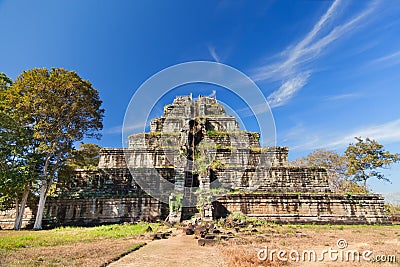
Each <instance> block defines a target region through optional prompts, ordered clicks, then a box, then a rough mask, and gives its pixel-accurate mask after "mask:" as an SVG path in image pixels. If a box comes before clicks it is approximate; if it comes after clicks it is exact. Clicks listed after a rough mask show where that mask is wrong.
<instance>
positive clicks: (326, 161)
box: [291, 149, 346, 192]
mask: <svg viewBox="0 0 400 267" xmlns="http://www.w3.org/2000/svg"><path fill="white" fill-rule="evenodd" d="M291 165H293V166H298V167H300V166H307V167H322V168H325V169H326V171H327V175H328V181H329V186H330V187H331V189H332V191H334V192H341V191H345V190H346V189H345V187H346V183H345V181H344V174H345V172H346V163H345V159H344V157H343V156H340V155H339V154H338V153H337V152H336V151H334V150H326V149H316V150H315V151H313V152H312V153H310V154H309V155H307V156H306V157H304V158H298V159H296V160H294V161H292V162H291Z"/></svg>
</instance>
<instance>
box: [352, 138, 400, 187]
mask: <svg viewBox="0 0 400 267" xmlns="http://www.w3.org/2000/svg"><path fill="white" fill-rule="evenodd" d="M356 140H357V142H356V143H355V144H350V145H349V146H348V147H347V149H346V151H345V157H346V162H347V172H346V175H349V176H351V177H352V179H353V181H355V182H362V186H363V187H364V189H365V190H366V188H367V180H368V179H370V178H377V179H379V180H384V181H388V182H390V180H389V179H388V178H386V177H385V176H384V174H383V173H382V172H380V170H379V169H385V168H389V167H390V165H391V164H393V163H396V162H399V160H400V154H391V153H390V152H388V151H386V150H385V149H384V147H383V145H381V144H379V143H378V142H377V141H375V140H372V139H370V138H368V137H367V138H366V139H365V140H364V139H362V138H361V137H356Z"/></svg>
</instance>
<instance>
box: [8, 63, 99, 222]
mask: <svg viewBox="0 0 400 267" xmlns="http://www.w3.org/2000/svg"><path fill="white" fill-rule="evenodd" d="M3 103H4V109H5V111H6V112H7V113H8V114H11V116H12V118H14V120H15V121H16V122H17V123H18V124H19V125H20V126H21V127H22V128H23V129H24V130H27V131H29V132H31V134H32V139H33V140H34V143H35V145H36V146H35V150H34V152H35V155H36V156H39V157H40V158H41V160H42V162H43V165H42V166H41V174H40V175H39V176H38V177H37V179H38V183H39V184H40V196H39V209H38V213H37V216H36V221H35V226H34V228H36V229H41V221H42V215H43V209H44V204H45V201H46V196H47V194H48V192H49V190H50V188H51V186H52V184H53V182H55V181H56V180H57V176H58V171H59V169H60V168H61V167H62V166H63V164H65V162H66V158H67V156H68V154H69V152H70V151H71V150H72V148H73V143H74V142H76V141H80V140H82V139H83V138H84V137H100V135H99V134H98V131H99V130H101V129H102V118H103V114H104V110H103V109H101V103H102V102H101V101H100V99H99V95H98V91H97V90H96V89H94V88H93V87H92V85H91V84H90V82H88V81H86V80H83V79H82V78H81V77H79V76H78V74H77V73H76V72H74V71H67V70H65V69H61V68H59V69H56V68H53V69H51V70H47V69H46V68H41V69H39V68H35V69H32V70H28V71H25V72H23V73H22V74H21V75H20V76H18V78H17V80H16V81H15V82H14V83H13V84H12V85H11V86H10V87H9V89H8V90H5V96H4V98H3Z"/></svg>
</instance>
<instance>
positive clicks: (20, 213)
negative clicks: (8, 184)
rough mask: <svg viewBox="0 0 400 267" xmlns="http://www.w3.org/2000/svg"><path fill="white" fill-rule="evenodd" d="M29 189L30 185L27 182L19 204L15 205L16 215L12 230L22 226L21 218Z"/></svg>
mask: <svg viewBox="0 0 400 267" xmlns="http://www.w3.org/2000/svg"><path fill="white" fill-rule="evenodd" d="M30 189H31V185H30V184H28V185H26V186H25V189H24V193H23V194H22V200H21V205H20V206H19V207H18V206H17V207H16V208H17V209H18V210H17V217H16V218H15V223H14V230H20V229H21V227H22V219H23V218H24V213H25V206H26V202H27V201H28V196H29V191H30Z"/></svg>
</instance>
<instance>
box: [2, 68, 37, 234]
mask: <svg viewBox="0 0 400 267" xmlns="http://www.w3.org/2000/svg"><path fill="white" fill-rule="evenodd" d="M11 84H12V81H11V79H10V78H8V77H7V76H6V75H5V74H4V73H0V206H1V208H2V209H9V208H11V207H15V210H16V219H15V224H14V229H20V228H21V226H22V218H23V214H24V211H25V206H26V202H27V200H28V196H29V193H30V188H31V185H32V182H33V180H34V178H35V174H36V173H37V170H38V169H39V165H40V159H39V158H38V157H36V156H35V154H34V151H35V142H34V141H33V138H32V137H33V136H32V131H30V130H29V129H27V128H24V127H22V126H21V124H20V123H18V121H16V120H15V118H13V117H12V114H10V113H8V112H7V108H6V105H5V100H6V97H7V93H8V90H9V87H10V85H11Z"/></svg>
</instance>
